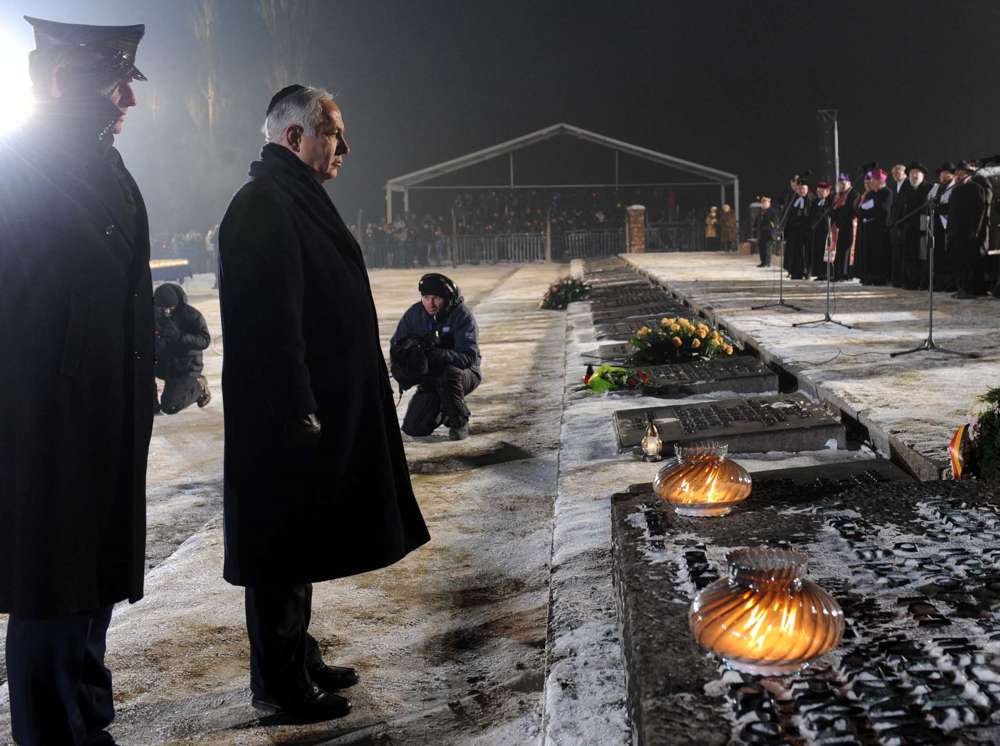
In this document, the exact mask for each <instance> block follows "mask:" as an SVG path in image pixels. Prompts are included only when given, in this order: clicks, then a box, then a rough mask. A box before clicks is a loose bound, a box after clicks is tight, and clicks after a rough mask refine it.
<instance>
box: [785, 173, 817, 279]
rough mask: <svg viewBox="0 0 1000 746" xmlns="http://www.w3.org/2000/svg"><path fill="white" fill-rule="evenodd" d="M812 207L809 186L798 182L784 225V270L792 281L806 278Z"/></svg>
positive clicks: (810, 239)
mask: <svg viewBox="0 0 1000 746" xmlns="http://www.w3.org/2000/svg"><path fill="white" fill-rule="evenodd" d="M812 205H813V196H812V195H811V194H810V193H809V185H808V184H807V183H805V182H804V181H800V182H799V183H798V185H797V186H796V193H795V195H794V196H793V197H792V202H791V205H790V206H789V208H788V213H787V214H788V217H787V219H786V223H785V269H786V270H788V274H789V276H790V277H791V278H792V279H793V280H801V279H802V278H804V277H805V276H806V263H807V261H808V257H809V253H810V243H811V241H812V228H811V224H810V221H809V213H810V212H811V211H812Z"/></svg>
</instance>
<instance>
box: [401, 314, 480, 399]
mask: <svg viewBox="0 0 1000 746" xmlns="http://www.w3.org/2000/svg"><path fill="white" fill-rule="evenodd" d="M434 331H437V333H438V335H439V337H440V346H441V349H442V350H444V362H445V364H446V365H454V366H455V367H456V368H462V369H468V370H471V371H472V372H473V373H475V374H476V376H477V377H478V378H479V379H480V380H482V377H483V375H482V373H481V372H480V370H479V361H480V359H481V358H480V355H479V327H478V326H477V325H476V317H475V316H473V315H472V311H470V310H469V308H468V306H466V305H465V303H464V299H463V298H462V297H461V296H459V298H458V300H457V301H456V302H455V304H454V305H452V306H451V308H450V309H446V310H445V311H443V312H442V313H440V314H438V315H437V316H428V315H427V312H426V311H425V310H424V306H423V304H422V303H420V302H419V301H418V302H416V303H414V304H413V305H412V306H410V307H409V308H408V309H407V310H406V313H404V314H403V318H401V319H400V320H399V324H398V325H397V326H396V333H395V334H393V335H392V340H390V342H389V345H390V348H392V347H395V346H396V345H397V344H399V342H400V340H402V339H404V338H406V337H411V336H417V337H422V336H424V335H426V334H430V333H432V332H434Z"/></svg>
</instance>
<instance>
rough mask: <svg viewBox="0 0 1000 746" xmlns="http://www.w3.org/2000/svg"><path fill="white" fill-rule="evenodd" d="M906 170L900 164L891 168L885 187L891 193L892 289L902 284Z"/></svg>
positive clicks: (907, 190) (907, 184) (890, 274)
mask: <svg viewBox="0 0 1000 746" xmlns="http://www.w3.org/2000/svg"><path fill="white" fill-rule="evenodd" d="M906 173H907V169H906V166H904V165H903V164H902V163H897V164H896V165H895V166H893V167H892V172H891V179H890V180H889V182H888V185H887V186H886V189H888V190H889V191H890V192H892V210H891V212H890V214H889V223H888V226H889V251H890V254H889V256H890V259H889V282H891V283H892V285H893V286H894V287H898V288H901V287H903V283H904V276H905V273H906V271H905V269H904V260H903V243H904V241H905V228H904V226H903V223H902V218H903V216H904V215H905V214H906V213H905V212H904V210H905V208H906V201H907V199H908V194H909V191H910V181H909V179H907V178H906Z"/></svg>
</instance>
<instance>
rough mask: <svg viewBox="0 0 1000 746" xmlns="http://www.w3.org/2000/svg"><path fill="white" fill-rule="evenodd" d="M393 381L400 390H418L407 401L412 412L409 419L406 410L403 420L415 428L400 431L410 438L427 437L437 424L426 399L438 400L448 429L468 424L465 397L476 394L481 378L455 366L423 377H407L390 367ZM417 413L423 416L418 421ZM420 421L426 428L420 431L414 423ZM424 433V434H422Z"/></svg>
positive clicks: (418, 426)
mask: <svg viewBox="0 0 1000 746" xmlns="http://www.w3.org/2000/svg"><path fill="white" fill-rule="evenodd" d="M392 377H393V378H395V379H396V381H397V382H398V383H399V384H400V385H401V386H402V387H403V388H407V389H408V388H411V387H413V386H419V387H420V390H419V391H417V393H416V394H414V396H413V398H412V399H411V400H410V409H414V413H413V416H412V417H411V414H410V409H408V410H407V413H406V418H404V425H405V424H407V423H406V420H411V424H415V425H417V427H416V428H407V427H404V428H403V431H404V432H406V433H408V434H409V435H429V434H430V433H431V432H433V431H434V429H435V428H436V427H437V425H438V424H440V423H439V422H438V421H437V420H436V419H435V418H434V417H433V415H432V414H430V413H429V411H425V410H429V409H430V408H433V407H428V404H430V403H431V402H430V401H429V397H437V400H438V407H440V413H441V415H442V416H443V419H444V424H445V425H447V426H448V427H461V426H462V425H464V424H465V423H466V422H468V421H469V414H470V413H469V407H468V406H467V405H466V403H465V397H466V396H468V395H469V394H471V393H472V392H473V391H475V390H476V387H478V386H479V382H480V378H479V376H477V375H476V374H475V373H473V372H472V371H471V370H468V369H463V368H456V367H455V366H454V365H446V366H445V367H444V370H442V371H440V372H435V373H428V374H427V375H424V376H408V375H406V373H405V372H403V371H402V370H401V369H400V368H399V366H395V365H394V366H393V368H392ZM418 410H419V411H421V412H422V414H420V416H419V417H418V416H417V415H418ZM418 419H419V420H420V421H421V424H424V423H425V424H426V425H427V426H425V427H420V425H418V424H417V423H416V420H418ZM411 430H414V432H410V431H411ZM423 431H426V432H423Z"/></svg>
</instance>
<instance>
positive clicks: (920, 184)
mask: <svg viewBox="0 0 1000 746" xmlns="http://www.w3.org/2000/svg"><path fill="white" fill-rule="evenodd" d="M906 178H907V181H906V188H905V189H901V190H900V194H901V195H902V196H901V199H902V202H903V204H902V207H901V208H900V209H899V210H898V211H897V213H898V216H899V217H897V220H898V221H900V227H901V230H902V232H903V253H902V269H901V275H902V276H901V282H900V283H897V284H898V285H901V286H902V287H904V288H906V289H907V290H916V289H917V288H919V287H920V286H921V281H923V283H926V277H927V251H926V248H925V246H926V244H925V241H926V230H925V228H926V225H925V224H926V223H927V220H926V215H927V195H928V193H929V192H930V190H931V184H930V183H929V182H928V181H927V169H926V168H924V166H923V165H922V164H921V163H919V162H914V163H911V164H910V165H909V167H908V170H907V176H906Z"/></svg>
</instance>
